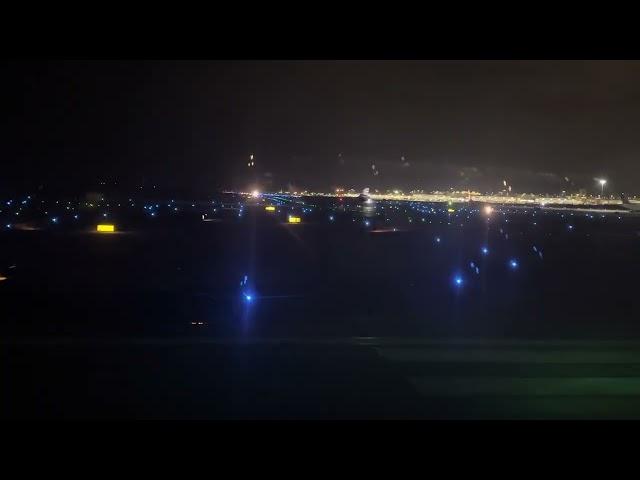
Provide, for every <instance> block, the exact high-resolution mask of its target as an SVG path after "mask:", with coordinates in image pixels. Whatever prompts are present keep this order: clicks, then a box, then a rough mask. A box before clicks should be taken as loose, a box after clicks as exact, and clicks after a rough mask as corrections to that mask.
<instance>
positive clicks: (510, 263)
mask: <svg viewBox="0 0 640 480" xmlns="http://www.w3.org/2000/svg"><path fill="white" fill-rule="evenodd" d="M509 266H510V267H511V268H518V262H517V261H516V260H514V259H511V260H509Z"/></svg>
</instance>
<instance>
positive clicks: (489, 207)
mask: <svg viewBox="0 0 640 480" xmlns="http://www.w3.org/2000/svg"><path fill="white" fill-rule="evenodd" d="M492 212H493V207H492V206H491V205H487V206H486V207H484V213H486V214H487V215H491V213H492Z"/></svg>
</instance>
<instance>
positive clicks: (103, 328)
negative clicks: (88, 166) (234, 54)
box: [0, 205, 640, 419]
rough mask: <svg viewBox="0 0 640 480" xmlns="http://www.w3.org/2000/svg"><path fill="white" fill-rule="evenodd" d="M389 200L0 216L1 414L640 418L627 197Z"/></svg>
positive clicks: (638, 248) (635, 225) (637, 313)
mask: <svg viewBox="0 0 640 480" xmlns="http://www.w3.org/2000/svg"><path fill="white" fill-rule="evenodd" d="M378 208H379V209H378V212H379V213H380V212H381V210H380V206H379V207H378ZM404 209H405V207H399V208H397V209H395V207H394V210H391V205H387V210H386V211H384V210H383V214H382V215H378V216H377V217H376V218H373V219H371V221H370V224H369V225H368V226H365V224H364V220H363V219H362V218H359V217H355V216H354V215H352V214H349V213H339V212H334V211H333V210H324V209H317V210H316V211H315V212H314V213H313V214H310V215H308V216H307V217H305V218H304V221H303V222H302V224H300V225H286V224H285V223H283V220H284V218H285V216H284V215H270V214H266V213H265V212H264V211H263V210H262V209H258V208H255V209H252V208H247V209H246V210H245V211H244V213H243V216H242V217H238V216H237V215H236V214H235V213H233V214H230V215H227V216H218V217H217V218H213V220H214V221H210V222H203V221H201V219H200V218H199V216H197V215H196V216H191V217H185V218H172V219H171V220H169V219H167V220H164V219H159V218H158V219H154V220H153V222H155V223H153V222H124V223H123V224H126V228H125V229H124V231H122V232H119V233H117V234H115V235H98V234H95V233H89V232H88V231H82V229H78V228H76V229H72V228H66V229H65V228H62V227H61V228H58V229H43V230H33V231H18V230H14V231H10V232H2V235H0V246H1V251H0V261H1V262H2V263H1V264H0V274H3V275H4V276H6V277H7V280H5V281H3V282H0V302H1V304H0V305H1V307H0V308H1V312H2V313H1V317H2V318H1V323H0V329H1V333H2V338H3V340H2V367H1V368H2V370H1V381H2V392H3V393H2V404H1V405H2V411H1V413H2V417H3V418H5V419H6V418H43V417H45V418H51V417H56V418H78V417H81V418H86V417H90V418H94V417H98V418H122V417H126V418H611V417H614V418H628V417H638V416H640V407H638V406H637V405H639V404H640V401H639V400H640V349H639V348H638V347H639V346H640V325H639V324H638V321H637V319H638V318H640V305H639V302H638V301H637V291H638V289H637V279H638V278H639V273H640V267H639V265H640V263H639V262H638V261H639V260H640V237H639V236H638V231H639V230H640V222H639V221H638V220H637V219H636V218H635V217H631V216H618V215H616V214H607V215H606V216H605V217H601V216H599V215H593V216H585V215H580V216H578V215H576V216H569V214H567V213H564V214H561V213H552V214H545V213H543V212H537V213H536V214H535V215H534V214H533V211H512V212H505V213H506V214H505V215H501V214H500V215H499V214H498V212H494V216H493V217H492V218H491V219H490V220H489V221H488V222H487V220H486V218H485V217H484V216H482V215H481V214H478V213H477V212H472V211H469V212H465V211H462V210H461V211H459V212H458V213H457V214H456V215H443V214H435V213H429V212H424V211H420V210H419V209H416V208H413V209H412V208H409V209H408V211H404ZM467 215H468V216H469V218H467ZM561 215H564V216H561ZM330 216H332V217H334V218H332V219H329V217H330ZM387 218H389V220H387ZM422 218H424V219H425V220H422ZM155 220H159V221H157V222H156V221H155ZM429 222H431V223H429ZM394 228H395V229H396V230H395V231H394V230H393V229H394ZM483 247H486V248H487V253H486V254H483V252H482V248H483ZM534 247H535V248H534ZM540 252H542V254H541V253H540ZM511 261H514V262H515V263H511ZM472 262H473V266H471V263H472ZM476 267H477V270H476ZM245 275H246V276H247V281H246V282H244V277H245ZM457 279H458V281H456V280H457ZM241 283H242V284H241ZM249 298H250V299H249ZM636 340H637V341H638V343H635V342H636Z"/></svg>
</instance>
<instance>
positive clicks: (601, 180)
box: [598, 178, 607, 185]
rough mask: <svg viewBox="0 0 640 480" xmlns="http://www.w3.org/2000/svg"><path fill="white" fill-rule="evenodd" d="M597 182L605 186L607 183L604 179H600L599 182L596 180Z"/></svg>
mask: <svg viewBox="0 0 640 480" xmlns="http://www.w3.org/2000/svg"><path fill="white" fill-rule="evenodd" d="M598 182H600V185H606V184H607V181H606V180H605V179H604V178H601V179H600V180H598Z"/></svg>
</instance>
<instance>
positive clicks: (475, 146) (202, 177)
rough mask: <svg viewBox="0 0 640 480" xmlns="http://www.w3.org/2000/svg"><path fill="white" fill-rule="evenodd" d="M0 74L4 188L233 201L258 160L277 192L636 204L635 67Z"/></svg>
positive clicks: (158, 66) (279, 64)
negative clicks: (223, 190)
mask: <svg viewBox="0 0 640 480" xmlns="http://www.w3.org/2000/svg"><path fill="white" fill-rule="evenodd" d="M0 74H1V75H2V78H1V79H0V87H1V92H2V109H1V112H2V113H0V127H1V128H0V155H1V158H2V167H3V172H4V173H3V175H2V179H1V180H0V182H3V183H4V184H9V183H13V184H19V183H21V182H22V183H25V184H29V183H30V182H33V183H35V184H37V183H42V182H45V183H46V182H61V183H65V182H66V183H83V182H95V181H97V180H98V179H101V178H105V179H113V178H117V179H118V180H120V182H121V183H127V182H130V183H134V184H135V183H139V182H141V181H144V182H146V183H159V184H170V185H177V186H182V187H185V188H193V189H194V190H199V189H207V188H211V189H215V188H220V187H243V186H244V185H246V183H247V180H248V177H247V176H246V173H247V168H246V162H247V159H248V155H249V154H250V153H253V154H255V156H256V160H257V165H258V172H259V173H260V175H261V176H262V178H263V182H266V181H271V182H272V186H273V187H274V188H280V187H286V186H287V185H293V186H295V187H298V188H302V187H308V188H332V187H335V186H338V185H349V186H355V187H364V186H371V187H377V188H407V189H409V188H425V189H433V188H436V187H443V188H446V187H449V186H455V187H471V188H478V189H481V190H491V189H498V188H499V187H500V185H501V183H502V179H503V178H507V179H508V180H509V182H510V183H511V184H513V188H514V189H515V190H516V191H529V190H542V191H550V192H551V191H560V190H563V189H566V190H570V189H577V188H579V187H587V188H594V189H595V182H594V181H593V178H594V177H599V176H605V177H606V178H608V179H609V181H610V187H611V189H612V191H613V190H624V191H629V192H639V191H640V161H639V160H638V158H639V153H640V62H636V61H522V62H516V61H504V60H502V61H469V62H466V61H452V62H444V61H435V62H429V61H362V62H356V61H335V62H331V61H306V62H301V61H259V62H255V61H237V62H230V61H224V62H215V61H210V62H204V61H203V62H194V61H175V62H174V61H171V62H169V61H165V62H159V61H153V62H136V61H118V62H116V61H99V62H84V61H67V62H57V61H48V62H10V63H4V64H2V67H1V71H0ZM402 157H404V161H403V160H402ZM372 164H373V165H375V166H376V170H377V171H378V172H379V174H378V175H374V174H373V172H374V170H373V169H372V167H371V165H372ZM265 175H266V176H265ZM564 177H567V178H569V182H567V181H566V180H565V179H564Z"/></svg>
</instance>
